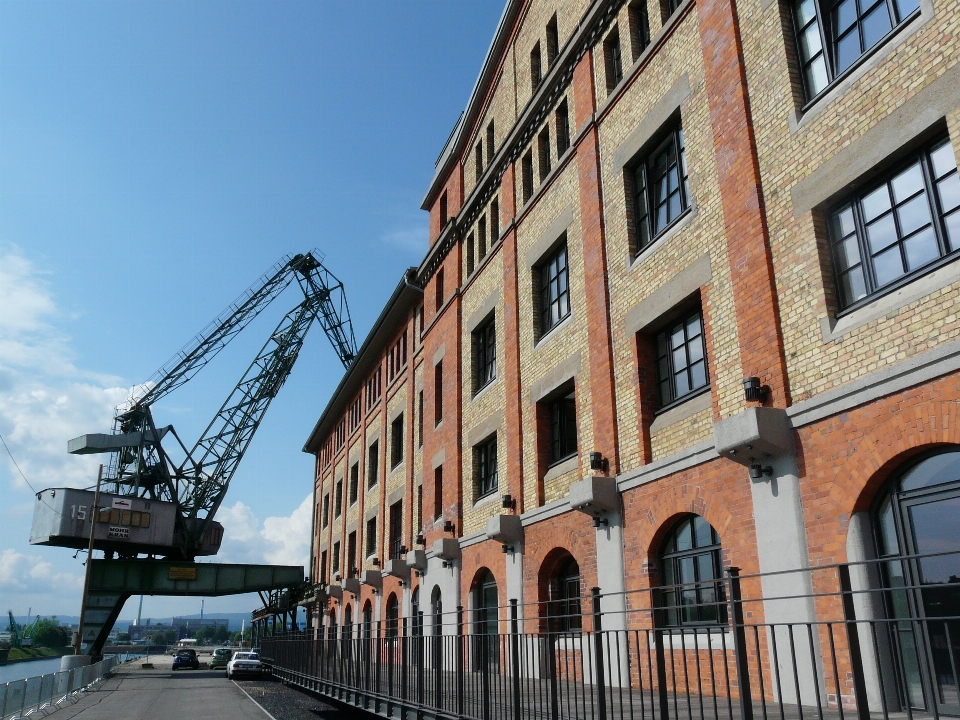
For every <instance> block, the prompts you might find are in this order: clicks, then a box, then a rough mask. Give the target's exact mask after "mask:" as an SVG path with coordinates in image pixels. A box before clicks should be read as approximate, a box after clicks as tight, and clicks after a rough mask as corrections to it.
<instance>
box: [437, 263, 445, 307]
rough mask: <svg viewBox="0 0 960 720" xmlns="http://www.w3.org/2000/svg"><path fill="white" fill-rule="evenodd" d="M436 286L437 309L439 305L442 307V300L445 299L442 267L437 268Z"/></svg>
mask: <svg viewBox="0 0 960 720" xmlns="http://www.w3.org/2000/svg"><path fill="white" fill-rule="evenodd" d="M436 288H437V310H439V309H440V308H441V307H443V301H444V300H446V299H447V296H446V294H445V293H444V292H443V268H440V269H439V270H437V279H436Z"/></svg>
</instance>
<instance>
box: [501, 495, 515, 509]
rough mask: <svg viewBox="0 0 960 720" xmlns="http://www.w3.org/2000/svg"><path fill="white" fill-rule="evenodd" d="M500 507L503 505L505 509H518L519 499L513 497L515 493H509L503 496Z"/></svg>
mask: <svg viewBox="0 0 960 720" xmlns="http://www.w3.org/2000/svg"><path fill="white" fill-rule="evenodd" d="M500 507H502V508H503V509H504V510H516V509H517V500H516V498H514V497H513V495H510V494H509V493H508V494H507V495H504V496H503V497H502V498H501V502H500Z"/></svg>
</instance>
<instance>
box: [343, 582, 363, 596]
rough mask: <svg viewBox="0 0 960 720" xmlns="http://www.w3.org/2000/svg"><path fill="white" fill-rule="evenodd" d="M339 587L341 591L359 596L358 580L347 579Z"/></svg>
mask: <svg viewBox="0 0 960 720" xmlns="http://www.w3.org/2000/svg"><path fill="white" fill-rule="evenodd" d="M341 585H342V586H343V589H344V590H346V591H347V592H349V593H353V594H354V595H359V594H360V578H347V579H346V580H344V581H343V582H342V583H341Z"/></svg>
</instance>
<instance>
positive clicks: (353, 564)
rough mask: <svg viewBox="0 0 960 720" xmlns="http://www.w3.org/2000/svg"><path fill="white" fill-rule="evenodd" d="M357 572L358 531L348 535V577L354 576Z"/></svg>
mask: <svg viewBox="0 0 960 720" xmlns="http://www.w3.org/2000/svg"><path fill="white" fill-rule="evenodd" d="M356 573H357V531H356V530H354V531H353V532H352V533H350V534H349V535H348V536H347V577H354V576H355V575H356Z"/></svg>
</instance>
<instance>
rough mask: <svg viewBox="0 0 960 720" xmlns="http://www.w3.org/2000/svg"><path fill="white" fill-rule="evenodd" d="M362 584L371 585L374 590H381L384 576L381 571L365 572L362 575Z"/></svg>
mask: <svg viewBox="0 0 960 720" xmlns="http://www.w3.org/2000/svg"><path fill="white" fill-rule="evenodd" d="M360 582H361V583H363V584H364V585H369V586H370V587H372V588H373V589H374V590H379V589H380V588H382V587H383V576H382V575H381V574H380V571H379V570H364V571H363V573H362V574H361V575H360Z"/></svg>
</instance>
